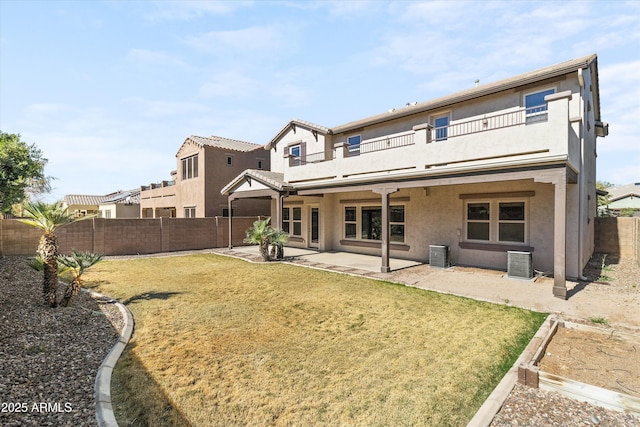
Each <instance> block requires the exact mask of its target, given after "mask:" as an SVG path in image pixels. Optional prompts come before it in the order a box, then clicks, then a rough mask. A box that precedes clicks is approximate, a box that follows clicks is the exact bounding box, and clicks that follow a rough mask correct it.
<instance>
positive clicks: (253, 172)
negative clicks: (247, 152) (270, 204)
mask: <svg viewBox="0 0 640 427" xmlns="http://www.w3.org/2000/svg"><path fill="white" fill-rule="evenodd" d="M251 179H254V180H256V181H258V182H260V183H262V184H264V185H266V186H267V187H269V188H271V189H272V190H275V191H278V192H283V191H290V190H293V186H292V185H290V184H289V183H288V182H285V181H284V174H283V173H280V172H272V171H265V170H262V169H247V170H245V171H244V172H242V173H241V174H240V175H238V176H237V177H235V178H234V179H233V180H232V181H231V182H229V183H228V184H227V185H225V186H224V187H223V188H222V190H220V193H221V194H223V195H227V196H228V195H229V194H231V193H233V190H234V189H235V188H236V187H238V185H240V184H241V183H242V182H243V181H245V180H251Z"/></svg>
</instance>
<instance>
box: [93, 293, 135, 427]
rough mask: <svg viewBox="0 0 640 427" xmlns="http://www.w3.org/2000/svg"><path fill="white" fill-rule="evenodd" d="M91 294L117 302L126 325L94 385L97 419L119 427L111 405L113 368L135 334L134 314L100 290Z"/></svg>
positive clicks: (104, 426)
mask: <svg viewBox="0 0 640 427" xmlns="http://www.w3.org/2000/svg"><path fill="white" fill-rule="evenodd" d="M89 294H90V295H91V296H92V297H94V298H102V299H103V301H106V302H110V303H112V304H115V305H116V307H118V309H119V310H120V313H121V314H122V318H123V320H124V326H123V328H122V332H121V333H120V337H119V338H118V340H117V341H116V343H115V344H114V345H113V347H112V348H111V351H110V352H109V354H108V355H107V357H105V359H104V360H103V361H102V364H101V365H100V368H99V369H98V374H97V375H96V381H95V384H94V387H93V390H94V397H95V401H96V420H97V421H98V426H99V427H118V422H117V421H116V416H115V414H114V413H113V407H112V406H111V374H112V373H113V368H114V367H115V366H116V362H117V361H118V359H119V358H120V355H121V354H122V352H123V351H124V348H125V347H126V345H127V343H128V342H129V340H130V339H131V335H132V334H133V326H134V322H133V315H132V314H131V312H130V311H129V309H128V308H127V307H125V306H124V304H122V303H120V302H118V301H116V300H114V299H112V298H110V297H107V296H105V295H102V294H100V293H98V292H92V291H89Z"/></svg>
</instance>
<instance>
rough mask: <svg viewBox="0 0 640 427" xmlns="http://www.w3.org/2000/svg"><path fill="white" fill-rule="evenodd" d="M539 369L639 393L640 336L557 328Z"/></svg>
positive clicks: (605, 386)
mask: <svg viewBox="0 0 640 427" xmlns="http://www.w3.org/2000/svg"><path fill="white" fill-rule="evenodd" d="M540 370H542V371H545V372H548V373H551V374H555V375H560V376H563V377H565V378H569V379H572V380H574V381H579V382H583V383H587V384H591V385H595V386H598V387H602V388H606V389H608V390H612V391H615V392H618V393H625V394H629V395H631V396H636V397H640V336H637V335H630V334H622V333H618V332H616V331H613V330H610V331H608V330H606V329H603V330H602V332H592V331H584V330H580V329H573V328H559V329H558V332H557V333H556V335H555V336H554V337H553V339H552V340H551V343H550V344H549V346H548V347H547V351H546V353H545V356H544V357H543V358H542V361H541V362H540Z"/></svg>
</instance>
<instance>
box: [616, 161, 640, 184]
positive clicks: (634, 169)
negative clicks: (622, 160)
mask: <svg viewBox="0 0 640 427" xmlns="http://www.w3.org/2000/svg"><path fill="white" fill-rule="evenodd" d="M630 163H631V164H629V165H626V166H619V167H616V168H614V169H613V173H612V175H611V176H612V181H611V182H615V183H616V184H630V183H632V182H640V156H635V158H634V159H633V160H631V162H630Z"/></svg>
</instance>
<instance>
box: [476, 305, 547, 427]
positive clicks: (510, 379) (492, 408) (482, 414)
mask: <svg viewBox="0 0 640 427" xmlns="http://www.w3.org/2000/svg"><path fill="white" fill-rule="evenodd" d="M554 317H555V316H554V315H553V314H550V315H549V316H547V318H546V319H545V321H544V322H542V325H541V326H540V328H539V329H538V332H536V334H535V335H534V336H533V338H532V339H531V341H529V344H527V347H526V348H525V349H524V351H523V352H522V354H520V357H518V360H516V361H515V363H514V364H513V366H512V367H511V369H509V371H508V372H507V373H506V374H505V376H504V377H503V378H502V380H501V381H500V382H499V383H498V385H497V386H496V388H495V389H493V391H492V392H491V394H490V395H489V397H487V400H485V402H484V403H483V404H482V406H481V407H480V409H478V412H476V414H475V415H474V417H473V418H472V419H471V421H469V424H467V427H486V426H488V425H490V424H491V421H493V418H494V417H495V416H496V414H497V413H498V411H500V408H502V405H503V404H504V401H505V400H506V398H507V396H509V393H511V390H513V387H514V386H515V385H516V382H517V381H518V367H519V366H520V365H521V364H522V363H524V362H526V361H528V360H529V359H531V355H533V354H534V353H535V352H536V350H537V349H538V347H540V343H541V342H542V341H543V340H544V338H545V337H546V336H547V334H548V333H549V330H550V328H551V325H552V323H553V319H554Z"/></svg>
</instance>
